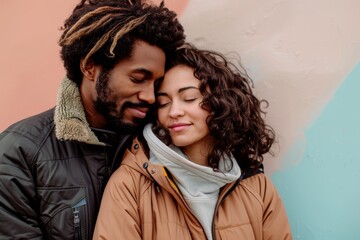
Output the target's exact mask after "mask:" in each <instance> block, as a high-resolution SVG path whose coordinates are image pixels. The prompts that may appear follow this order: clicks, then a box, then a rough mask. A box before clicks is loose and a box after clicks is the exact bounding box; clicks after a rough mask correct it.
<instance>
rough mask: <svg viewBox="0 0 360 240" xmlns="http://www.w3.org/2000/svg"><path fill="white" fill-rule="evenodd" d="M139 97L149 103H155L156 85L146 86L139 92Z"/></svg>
mask: <svg viewBox="0 0 360 240" xmlns="http://www.w3.org/2000/svg"><path fill="white" fill-rule="evenodd" d="M138 98H139V100H141V101H144V102H147V103H148V104H153V103H155V93H154V86H153V85H151V86H146V87H145V88H144V89H142V90H141V91H140V92H139V94H138Z"/></svg>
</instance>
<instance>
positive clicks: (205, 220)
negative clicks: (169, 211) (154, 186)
mask: <svg viewBox="0 0 360 240" xmlns="http://www.w3.org/2000/svg"><path fill="white" fill-rule="evenodd" d="M143 134H144V137H145V139H146V141H147V143H148V145H149V148H150V159H149V161H150V162H152V163H155V164H160V165H163V166H164V167H166V168H167V169H168V170H169V171H170V172H171V174H172V175H173V176H174V180H175V183H176V184H177V186H178V188H179V189H180V191H181V193H182V195H183V197H184V199H185V200H186V202H187V204H188V205H189V207H190V209H191V210H192V211H193V213H194V215H195V216H196V217H197V219H198V220H199V222H200V223H201V225H202V227H203V228H204V230H205V233H206V236H207V238H208V239H210V240H212V239H213V236H212V230H211V227H212V220H213V216H214V211H215V206H216V202H217V200H218V196H219V191H220V188H221V187H223V186H224V185H225V184H227V183H231V182H233V181H235V180H236V179H238V178H239V177H240V174H241V170H240V167H239V165H238V164H237V162H236V160H235V159H234V158H233V157H232V158H228V157H227V156H224V157H223V158H222V159H221V160H220V162H219V170H220V171H219V172H214V170H213V169H212V168H210V167H206V166H202V165H199V164H196V163H194V162H192V161H191V160H189V159H188V158H187V157H186V155H185V154H184V153H183V152H182V151H181V150H180V149H179V148H178V147H176V146H174V145H170V146H167V145H166V144H164V143H163V142H162V141H161V140H160V139H158V138H157V137H156V136H155V134H154V133H153V132H152V130H151V124H148V125H146V126H145V128H144V131H143ZM231 162H232V168H231V169H230V170H228V169H229V168H230V167H229V166H231Z"/></svg>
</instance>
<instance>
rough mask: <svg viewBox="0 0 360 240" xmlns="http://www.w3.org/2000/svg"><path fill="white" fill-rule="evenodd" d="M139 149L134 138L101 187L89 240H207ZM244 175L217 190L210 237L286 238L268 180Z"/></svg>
mask: <svg viewBox="0 0 360 240" xmlns="http://www.w3.org/2000/svg"><path fill="white" fill-rule="evenodd" d="M144 147H145V148H144ZM145 149H146V145H144V146H142V144H140V142H139V141H138V140H137V139H135V140H134V141H133V144H132V147H131V149H128V150H126V152H125V155H124V158H123V161H122V163H121V166H120V167H119V168H118V169H117V170H116V171H115V173H114V174H113V175H112V176H111V178H110V180H109V182H108V184H107V186H106V188H105V192H104V195H103V199H102V202H101V206H100V211H99V215H98V219H97V222H96V226H95V231H94V237H93V239H119V240H121V239H124V240H125V239H126V240H128V239H131V240H136V239H139V240H140V239H142V240H155V239H174V240H175V239H176V240H190V239H199V240H205V239H207V238H206V234H205V232H204V230H203V228H202V226H201V224H200V222H199V221H198V219H197V218H196V217H195V215H194V213H193V212H192V211H191V209H190V208H189V206H188V204H187V203H186V201H185V199H184V197H183V196H182V194H181V193H180V191H179V189H178V187H177V186H176V184H175V181H174V180H173V179H172V176H171V174H170V172H169V171H168V170H167V169H166V168H164V167H163V166H162V165H158V164H153V163H151V162H149V160H148V156H147V154H146V152H147V150H145ZM246 174H247V173H246V172H243V173H242V175H241V177H240V178H239V179H238V180H236V181H234V182H232V183H229V184H227V185H225V186H224V187H223V188H222V189H221V190H220V193H219V198H218V201H217V204H216V207H215V214H214V218H213V220H212V222H213V224H212V233H213V239H215V240H220V239H222V240H224V239H227V240H233V239H246V240H252V239H255V240H270V239H276V240H283V239H292V237H291V231H290V226H289V223H288V219H287V216H286V212H285V208H284V206H283V203H282V201H281V199H280V196H279V194H278V192H277V191H276V189H275V187H274V185H273V184H272V183H271V181H270V179H269V178H268V177H266V176H265V175H264V174H262V173H259V174H255V175H248V177H246Z"/></svg>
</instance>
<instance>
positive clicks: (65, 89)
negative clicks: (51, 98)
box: [54, 78, 105, 145]
mask: <svg viewBox="0 0 360 240" xmlns="http://www.w3.org/2000/svg"><path fill="white" fill-rule="evenodd" d="M54 122H55V134H56V138H57V139H59V140H74V141H79V142H83V143H87V144H93V145H105V144H104V143H102V142H100V141H99V139H98V138H97V137H96V135H95V134H94V132H93V131H92V130H91V128H90V126H89V123H88V122H87V120H86V115H85V111H84V107H83V104H82V101H81V95H80V90H79V87H78V86H77V85H76V83H75V82H73V81H71V80H69V79H68V78H64V80H63V81H62V82H61V84H60V89H59V92H58V96H57V103H56V107H55V115H54Z"/></svg>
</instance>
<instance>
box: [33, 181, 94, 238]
mask: <svg viewBox="0 0 360 240" xmlns="http://www.w3.org/2000/svg"><path fill="white" fill-rule="evenodd" d="M38 192H39V194H40V198H41V199H40V209H39V210H40V219H41V223H42V225H43V230H44V232H45V233H44V234H46V236H47V237H48V238H49V239H79V240H82V239H88V232H87V231H88V220H87V218H88V217H87V216H88V213H87V202H86V197H85V196H86V191H85V188H82V187H76V188H62V189H59V188H46V189H45V188H41V189H38Z"/></svg>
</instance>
